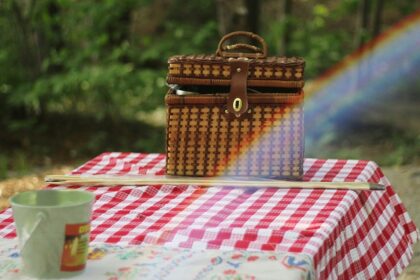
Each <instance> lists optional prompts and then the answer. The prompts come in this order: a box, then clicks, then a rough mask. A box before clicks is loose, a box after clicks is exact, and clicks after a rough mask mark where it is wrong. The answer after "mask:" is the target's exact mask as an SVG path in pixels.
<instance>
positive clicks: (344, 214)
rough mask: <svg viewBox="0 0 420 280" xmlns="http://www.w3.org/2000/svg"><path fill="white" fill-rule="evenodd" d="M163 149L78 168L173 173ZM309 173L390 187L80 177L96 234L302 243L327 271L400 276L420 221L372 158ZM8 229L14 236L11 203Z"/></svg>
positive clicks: (4, 228)
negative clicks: (99, 181) (133, 182)
mask: <svg viewBox="0 0 420 280" xmlns="http://www.w3.org/2000/svg"><path fill="white" fill-rule="evenodd" d="M164 166H165V156H164V155H162V154H138V153H104V154H101V155H99V156H98V157H96V158H94V159H92V160H90V161H89V162H87V163H86V164H84V165H83V166H81V167H79V168H77V169H76V170H74V171H73V172H72V173H73V174H109V175H129V174H130V175H137V174H164ZM304 170H305V175H304V180H305V181H350V182H352V181H369V182H375V183H381V184H384V185H386V186H387V188H386V191H360V192H355V191H350V190H320V189H317V190H308V189H273V188H267V189H256V188H248V189H244V188H232V187H224V188H221V187H214V188H201V187H197V186H149V187H135V186H114V187H100V186H96V187H80V186H72V187H71V188H82V189H87V190H89V191H93V192H94V193H96V199H97V200H96V202H95V204H94V214H93V220H92V232H91V236H92V240H93V242H108V243H118V244H121V245H126V244H140V243H143V244H162V245H165V246H175V247H185V248H212V249H222V250H231V249H245V250H268V251H281V252H294V253H301V254H306V255H308V256H310V257H311V259H312V260H313V265H314V268H315V271H316V274H317V277H318V278H319V279H351V278H353V279H393V278H395V277H396V276H397V275H399V274H400V273H401V272H402V270H403V269H404V268H405V267H406V266H407V265H408V263H409V261H410V259H411V257H412V255H413V244H414V243H415V242H416V241H417V239H418V238H419V234H418V231H417V229H416V227H415V225H414V224H413V222H412V220H411V219H410V217H409V215H408V214H407V212H406V210H405V208H404V206H403V205H402V203H401V201H400V199H399V197H398V195H397V194H395V192H394V191H393V189H392V187H391V185H390V183H389V181H388V180H387V178H386V177H385V176H384V175H383V173H382V171H381V169H380V168H379V167H378V166H377V165H376V164H375V163H374V162H371V161H362V160H331V159H329V160H322V159H306V160H305V163H304ZM0 237H2V238H13V237H15V227H14V225H13V218H12V212H11V209H10V208H9V209H6V210H5V211H3V212H0Z"/></svg>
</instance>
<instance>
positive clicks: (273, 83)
mask: <svg viewBox="0 0 420 280" xmlns="http://www.w3.org/2000/svg"><path fill="white" fill-rule="evenodd" d="M166 80H167V82H168V84H177V85H209V86H210V85H215V86H229V85H230V79H229V80H228V79H226V80H222V79H208V78H207V79H204V78H184V77H173V76H168V77H167V79H166ZM247 84H248V86H250V87H261V86H263V87H279V88H280V87H283V88H302V87H303V86H304V84H305V82H304V81H303V80H301V81H281V80H248V81H247Z"/></svg>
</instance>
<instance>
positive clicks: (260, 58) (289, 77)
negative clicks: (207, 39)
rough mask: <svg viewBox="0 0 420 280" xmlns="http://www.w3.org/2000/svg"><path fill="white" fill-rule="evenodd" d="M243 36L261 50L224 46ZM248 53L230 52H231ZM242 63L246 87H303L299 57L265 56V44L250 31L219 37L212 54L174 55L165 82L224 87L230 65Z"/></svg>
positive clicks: (229, 76)
mask: <svg viewBox="0 0 420 280" xmlns="http://www.w3.org/2000/svg"><path fill="white" fill-rule="evenodd" d="M238 36H244V37H248V38H251V39H254V40H256V41H258V42H259V43H260V45H261V48H259V47H256V46H254V45H249V44H245V43H238V44H233V45H225V42H226V41H227V40H229V39H231V38H233V37H235V38H236V37H238ZM238 49H241V50H247V51H251V52H232V51H235V50H238ZM237 59H241V60H246V61H247V62H248V63H249V67H248V81H247V82H248V85H249V86H262V87H264V86H266V87H292V88H301V87H303V85H304V78H303V74H304V67H305V61H304V60H303V59H302V58H300V57H284V56H279V57H276V56H271V57H267V45H266V43H265V41H264V39H262V38H261V37H260V36H258V35H256V34H253V33H250V32H242V31H240V32H233V33H230V34H227V35H226V36H224V37H223V38H222V40H221V41H220V43H219V46H218V48H217V51H216V54H210V55H176V56H173V57H171V58H169V60H168V64H169V69H168V76H167V82H168V83H169V84H179V85H220V86H228V85H230V80H231V72H232V70H235V69H231V62H232V61H233V60H237Z"/></svg>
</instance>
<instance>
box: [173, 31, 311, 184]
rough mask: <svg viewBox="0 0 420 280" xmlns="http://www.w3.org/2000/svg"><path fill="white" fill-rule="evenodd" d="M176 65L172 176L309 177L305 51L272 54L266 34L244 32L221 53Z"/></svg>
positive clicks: (177, 59) (180, 58)
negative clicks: (305, 154) (299, 54)
mask: <svg viewBox="0 0 420 280" xmlns="http://www.w3.org/2000/svg"><path fill="white" fill-rule="evenodd" d="M232 39H234V41H236V42H237V43H234V44H232V43H230V44H228V42H230V41H231V40H232ZM243 39H246V41H243ZM249 42H252V44H251V43H249ZM239 51H241V52H239ZM168 64H169V71H168V75H167V83H168V84H169V87H170V88H169V91H168V93H167V95H166V97H165V102H166V105H167V131H166V154H167V160H166V173H167V174H168V175H178V176H252V177H270V178H282V179H300V178H301V176H302V172H303V169H302V166H303V149H304V132H303V95H304V93H303V90H302V88H303V85H304V79H303V74H304V65H305V62H304V60H303V59H302V58H299V57H283V56H282V57H267V45H266V43H265V41H264V39H263V38H261V37H260V36H258V35H256V34H254V33H250V32H244V31H238V32H233V33H229V34H227V35H225V36H224V37H223V38H222V39H221V41H220V42H219V45H218V47H217V51H216V54H212V55H177V56H173V57H171V58H169V60H168Z"/></svg>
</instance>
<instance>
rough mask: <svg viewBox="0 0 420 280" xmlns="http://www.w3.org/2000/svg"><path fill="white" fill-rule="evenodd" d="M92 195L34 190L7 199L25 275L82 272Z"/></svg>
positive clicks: (67, 191)
mask: <svg viewBox="0 0 420 280" xmlns="http://www.w3.org/2000/svg"><path fill="white" fill-rule="evenodd" d="M94 197H95V196H94V194H93V193H90V192H87V191H76V190H36V191H28V192H23V193H20V194H17V195H15V196H13V197H12V198H11V199H10V203H11V205H12V209H13V217H14V220H15V225H16V230H17V235H18V239H19V248H20V255H21V259H22V264H23V273H24V274H26V275H27V276H30V277H35V278H66V277H72V276H75V275H78V274H80V273H82V272H83V270H84V268H85V266H86V259H87V253H88V245H89V234H90V220H91V215H92V204H93V201H94Z"/></svg>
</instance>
